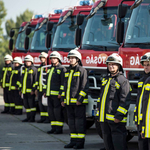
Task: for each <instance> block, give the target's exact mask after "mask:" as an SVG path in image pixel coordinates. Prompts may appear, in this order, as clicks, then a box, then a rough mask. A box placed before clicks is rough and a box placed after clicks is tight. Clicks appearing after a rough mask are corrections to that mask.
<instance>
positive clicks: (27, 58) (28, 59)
mask: <svg viewBox="0 0 150 150" xmlns="http://www.w3.org/2000/svg"><path fill="white" fill-rule="evenodd" d="M24 61H31V62H32V63H33V57H32V56H31V55H26V56H25V58H24Z"/></svg>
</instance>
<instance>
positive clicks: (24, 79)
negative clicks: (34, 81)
mask: <svg viewBox="0 0 150 150" xmlns="http://www.w3.org/2000/svg"><path fill="white" fill-rule="evenodd" d="M27 76H28V72H27V68H25V74H24V78H23V87H22V93H23V94H25V93H26V82H27Z"/></svg>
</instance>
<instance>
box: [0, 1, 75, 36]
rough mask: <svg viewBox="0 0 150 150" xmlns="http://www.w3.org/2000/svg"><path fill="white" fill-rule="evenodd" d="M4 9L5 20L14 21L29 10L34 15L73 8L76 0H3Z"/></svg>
mask: <svg viewBox="0 0 150 150" xmlns="http://www.w3.org/2000/svg"><path fill="white" fill-rule="evenodd" d="M3 2H4V5H5V8H6V9H7V16H6V17H5V21H6V20H7V19H10V18H12V19H13V20H14V21H15V20H16V16H18V15H20V14H21V13H23V12H24V11H25V10H26V9H29V10H31V11H33V12H34V13H35V14H36V13H48V12H50V11H51V10H53V9H57V8H64V7H69V6H74V5H76V4H77V2H78V0H3ZM2 28H3V33H4V35H5V34H6V31H5V22H4V23H3V24H2Z"/></svg>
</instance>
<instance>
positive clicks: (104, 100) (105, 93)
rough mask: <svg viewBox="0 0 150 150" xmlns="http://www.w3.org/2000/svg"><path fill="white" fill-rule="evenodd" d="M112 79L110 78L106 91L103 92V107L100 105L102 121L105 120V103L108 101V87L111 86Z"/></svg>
mask: <svg viewBox="0 0 150 150" xmlns="http://www.w3.org/2000/svg"><path fill="white" fill-rule="evenodd" d="M110 80H111V78H109V81H108V83H107V85H106V86H105V89H104V93H103V96H102V100H101V107H100V121H101V122H104V114H105V103H106V97H107V93H108V89H109V86H110ZM105 84H106V83H105Z"/></svg>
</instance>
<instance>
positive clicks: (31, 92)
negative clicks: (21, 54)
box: [20, 55, 37, 122]
mask: <svg viewBox="0 0 150 150" xmlns="http://www.w3.org/2000/svg"><path fill="white" fill-rule="evenodd" d="M21 85H22V88H21V93H22V94H23V104H24V107H25V109H26V113H27V118H26V119H24V120H22V122H35V115H36V107H35V90H36V88H37V87H36V86H37V68H36V67H35V66H34V64H33V57H32V56H31V55H26V56H25V58H24V67H23V69H22V80H21ZM21 93H20V94H21Z"/></svg>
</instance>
